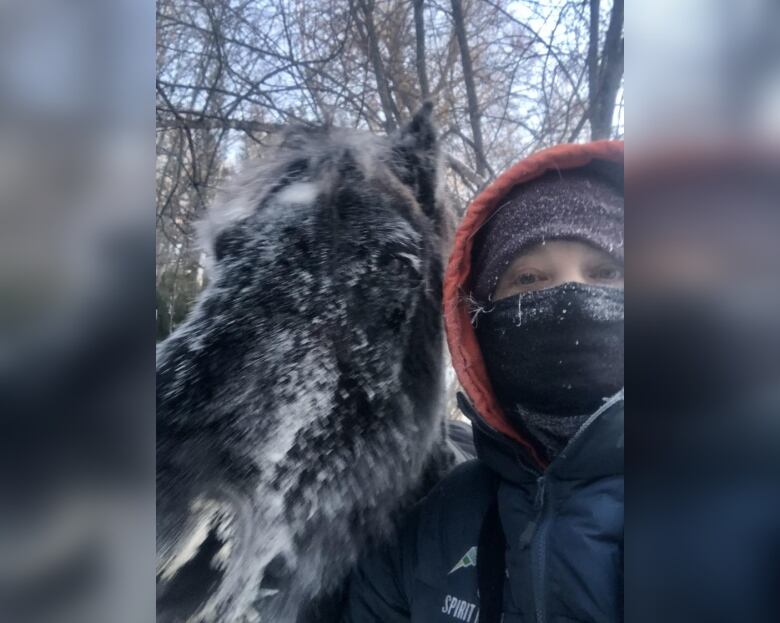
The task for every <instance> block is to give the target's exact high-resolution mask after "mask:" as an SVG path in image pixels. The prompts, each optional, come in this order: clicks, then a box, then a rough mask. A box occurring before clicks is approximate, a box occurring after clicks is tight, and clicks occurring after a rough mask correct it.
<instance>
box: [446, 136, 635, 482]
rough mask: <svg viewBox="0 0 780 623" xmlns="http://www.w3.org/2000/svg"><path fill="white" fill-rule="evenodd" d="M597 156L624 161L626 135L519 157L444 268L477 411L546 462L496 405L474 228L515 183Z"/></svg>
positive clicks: (451, 338)
mask: <svg viewBox="0 0 780 623" xmlns="http://www.w3.org/2000/svg"><path fill="white" fill-rule="evenodd" d="M594 160H606V161H609V162H617V163H620V164H622V163H623V141H595V142H593V143H586V144H570V145H557V146H555V147H551V148H549V149H544V150H542V151H538V152H536V153H534V154H532V155H531V156H529V157H528V158H525V159H523V160H520V161H519V162H517V163H516V164H514V165H513V166H511V167H510V168H509V169H507V170H506V171H505V172H504V173H502V174H501V175H500V176H499V177H498V178H496V180H495V181H493V183H492V184H490V185H489V186H487V187H486V188H485V189H484V190H483V191H482V192H481V193H479V195H477V197H476V198H475V199H474V200H473V201H472V202H471V204H470V205H469V207H468V209H467V210H466V214H465V216H464V218H463V221H462V222H461V224H460V225H459V226H458V229H457V231H456V233H455V241H454V245H453V249H452V253H451V255H450V260H449V263H448V264H447V270H446V272H445V274H444V301H443V304H444V327H445V330H446V333H447V344H448V346H449V349H450V355H451V357H452V365H453V367H454V368H455V373H456V374H457V375H458V381H460V384H461V386H462V387H463V389H464V390H465V392H466V394H467V395H468V397H469V399H470V400H471V402H472V405H473V406H474V408H475V409H476V411H477V413H478V414H479V417H481V418H482V419H483V420H484V421H485V423H487V424H488V425H489V426H490V427H491V428H494V429H495V430H497V431H499V432H500V433H503V434H504V435H506V436H507V437H509V438H511V439H513V440H515V441H516V442H518V443H519V444H520V445H522V446H523V447H525V448H526V449H527V450H528V451H529V452H530V454H531V456H532V457H533V459H534V460H535V461H536V462H537V463H538V464H539V465H540V466H541V467H545V462H544V461H543V460H542V459H541V457H539V455H538V453H537V452H536V450H535V448H534V447H533V445H532V444H531V443H529V441H528V440H527V439H525V438H524V437H523V436H522V435H521V434H520V433H518V432H517V431H516V430H515V429H514V428H513V427H512V425H511V424H510V423H509V420H508V419H507V418H506V416H505V415H504V412H503V410H502V409H501V407H500V406H499V405H498V402H497V401H496V398H495V395H494V393H493V388H492V387H491V385H490V380H489V379H488V375H487V370H486V369H485V363H484V361H483V359H482V352H481V350H480V348H479V343H478V342H477V336H476V334H475V332H474V328H473V326H472V325H471V315H470V310H469V301H468V295H469V280H470V277H471V251H472V246H473V237H474V234H475V233H476V232H477V231H479V228H480V227H481V226H482V225H483V224H484V223H485V221H486V220H487V219H488V218H490V215H491V214H492V213H493V211H494V210H495V209H496V208H497V207H498V206H499V205H501V200H502V199H503V198H504V197H505V196H506V195H507V193H508V192H509V191H510V190H511V189H512V188H514V187H515V186H517V185H518V184H524V183H526V182H529V181H531V180H533V179H535V178H537V177H540V176H541V175H542V174H544V173H545V172H547V171H550V170H559V171H564V170H567V169H577V168H580V167H583V166H585V165H587V164H589V163H590V162H592V161H594Z"/></svg>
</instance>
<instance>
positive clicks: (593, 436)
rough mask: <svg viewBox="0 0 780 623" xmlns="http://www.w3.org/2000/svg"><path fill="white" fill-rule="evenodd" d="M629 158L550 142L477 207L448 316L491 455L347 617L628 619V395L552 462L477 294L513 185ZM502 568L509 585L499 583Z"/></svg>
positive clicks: (431, 622)
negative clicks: (509, 415)
mask: <svg viewBox="0 0 780 623" xmlns="http://www.w3.org/2000/svg"><path fill="white" fill-rule="evenodd" d="M622 160H623V144H622V142H618V141H600V142H596V143H591V144H587V145H563V146H558V147H554V148H551V149H548V150H544V151H541V152H539V153H537V154H535V155H533V156H531V157H530V158H527V159H525V160H523V161H521V162H519V163H517V164H516V165H514V166H513V167H512V168H510V169H509V170H508V171H506V172H505V173H504V174H503V175H501V176H500V177H499V178H498V179H497V180H496V181H495V182H494V183H493V184H491V185H490V186H489V187H488V188H487V189H485V190H484V191H483V192H482V193H480V195H479V196H478V197H477V198H476V199H475V200H474V202H473V203H472V204H471V205H470V206H469V209H468V211H467V213H466V216H465V218H464V220H463V222H462V224H461V225H460V227H459V229H458V232H457V234H456V240H455V246H454V250H453V253H452V256H451V258H450V262H449V265H448V268H447V273H446V275H445V287H444V317H445V327H446V330H447V339H448V343H449V347H450V353H451V355H452V361H453V365H454V367H455V370H456V372H457V374H458V379H459V381H460V383H461V385H462V387H463V389H464V391H465V394H466V395H465V396H464V395H461V396H460V400H459V403H460V406H461V409H462V410H463V412H464V413H465V414H466V415H467V417H469V419H471V421H472V424H473V429H474V442H475V445H476V451H477V456H478V459H477V460H473V461H469V462H467V463H464V464H462V465H460V466H459V467H458V468H456V469H455V470H454V471H453V472H452V473H451V474H449V475H448V476H447V477H446V478H445V479H444V480H443V481H442V482H441V483H439V485H438V486H437V487H436V488H435V489H434V490H433V491H432V492H431V493H430V494H429V495H428V496H427V497H426V498H425V499H424V500H422V501H421V502H420V503H419V504H418V505H417V506H416V507H415V508H414V510H413V511H412V512H411V513H410V515H409V516H408V517H407V519H406V520H405V522H404V525H403V528H402V530H401V531H400V534H399V535H398V538H397V540H396V541H394V542H393V543H391V544H388V545H386V546H385V547H383V548H382V549H381V550H379V551H376V552H373V553H371V554H369V555H367V557H366V558H365V560H364V561H363V562H362V563H361V564H360V565H359V567H358V569H357V570H356V571H355V572H354V573H353V576H352V578H351V581H350V587H349V595H348V601H347V605H346V614H345V618H344V621H345V623H375V622H376V623H379V622H381V623H401V622H410V621H411V622H414V623H438V622H441V623H444V622H452V621H463V622H466V623H474V622H476V621H477V620H479V621H480V623H492V622H490V621H488V622H486V621H485V618H486V617H487V615H486V614H485V612H483V613H482V616H480V610H483V611H487V609H488V606H489V605H490V604H488V603H487V602H488V601H490V600H493V599H495V600H496V601H497V602H498V601H500V602H501V603H500V604H498V603H496V608H498V609H500V610H501V611H502V612H503V621H504V622H505V623H520V622H521V621H522V622H523V623H526V622H528V621H535V622H536V623H544V622H546V621H548V622H550V623H574V622H586V621H587V622H599V623H608V622H615V621H621V620H622V619H623V614H622V612H623V603H622V585H623V394H622V392H620V393H619V394H618V395H616V396H614V397H612V398H611V399H610V400H609V401H607V402H606V403H605V404H604V405H603V406H602V407H601V408H600V409H599V410H598V411H597V412H596V413H594V414H592V415H591V417H590V418H589V419H588V420H587V421H586V423H585V424H584V425H583V426H582V428H581V429H580V430H579V432H578V433H577V434H576V435H575V436H574V437H573V438H572V439H571V441H570V442H569V444H568V445H567V446H566V447H565V448H564V450H563V451H562V452H561V454H559V455H558V456H557V457H556V458H555V459H554V460H553V461H552V462H551V463H550V464H546V463H545V461H544V460H543V459H542V458H541V457H540V455H539V453H537V451H536V449H535V445H534V444H533V443H532V442H530V441H529V440H528V439H526V438H525V437H524V436H523V435H522V433H521V432H520V431H517V430H515V428H513V427H512V426H511V425H510V424H509V422H508V420H507V419H506V417H505V416H504V414H503V412H502V411H501V409H500V407H499V406H498V403H497V402H496V399H495V396H494V395H493V392H492V390H491V387H490V382H489V380H488V378H487V374H486V372H485V365H484V362H483V360H482V357H481V354H480V351H479V347H478V343H477V339H476V336H475V334H474V331H473V328H472V325H471V322H470V316H469V313H470V309H469V307H468V300H467V299H468V297H467V296H466V295H467V293H468V291H469V288H468V286H469V273H470V268H471V243H472V239H473V234H474V232H476V231H477V230H478V228H479V227H480V226H481V224H482V223H484V222H485V220H486V219H488V218H489V217H490V215H491V214H492V212H493V210H494V209H496V207H498V205H500V201H501V199H502V197H504V196H505V195H506V194H507V192H508V191H509V190H511V188H513V187H514V186H516V185H517V184H522V183H524V182H527V181H530V180H532V179H534V178H536V177H538V176H540V175H542V174H543V173H545V172H546V171H549V170H565V169H574V168H578V167H582V166H585V165H590V166H594V165H595V166H601V165H603V166H604V167H605V168H607V169H609V170H610V171H611V172H612V173H613V174H614V173H616V172H620V173H622ZM504 543H505V545H504ZM496 544H498V545H497V546H496ZM496 550H499V551H498V552H497V551H496ZM496 565H500V566H501V567H503V570H502V569H498V572H497V573H498V575H494V578H499V580H496V581H495V582H494V583H493V584H490V583H489V582H488V583H485V578H486V577H488V575H489V573H493V574H495V572H496V570H495V569H494V568H492V567H495V566H496ZM501 580H502V582H501ZM501 583H502V584H503V588H501V587H499V590H494V587H495V585H497V584H501ZM480 586H482V587H484V588H485V590H483V591H482V596H483V597H484V599H483V602H482V603H480V591H479V590H478V589H479V587H480ZM488 588H489V589H490V590H488ZM486 593H489V594H490V595H489V597H486V596H485V594H486ZM496 620H497V619H496Z"/></svg>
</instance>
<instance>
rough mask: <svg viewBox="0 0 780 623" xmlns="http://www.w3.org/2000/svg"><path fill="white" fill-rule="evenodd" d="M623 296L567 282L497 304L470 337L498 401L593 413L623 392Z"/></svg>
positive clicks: (563, 412) (558, 411)
mask: <svg viewBox="0 0 780 623" xmlns="http://www.w3.org/2000/svg"><path fill="white" fill-rule="evenodd" d="M623 307H624V305H623V290H622V288H608V287H602V286H590V285H584V284H579V283H565V284H563V285H560V286H556V287H553V288H547V289H544V290H536V291H534V292H527V293H524V294H519V295H516V296H512V297H510V298H506V299H502V300H500V301H498V302H497V303H496V304H495V306H494V307H493V308H492V309H491V310H490V311H489V312H487V313H484V314H480V315H479V316H478V317H477V319H476V322H477V326H476V327H475V331H476V333H477V337H478V339H479V343H480V346H481V348H482V356H483V358H484V360H485V365H486V366H487V371H488V375H489V377H490V380H491V382H492V384H493V389H494V391H495V392H496V398H497V399H498V401H499V403H500V404H501V405H502V406H504V408H505V409H507V410H508V411H509V410H512V408H513V407H514V406H515V405H521V406H522V407H523V408H525V409H529V410H532V411H536V412H538V413H545V414H549V415H562V416H563V415H574V414H585V413H591V412H593V411H595V410H596V409H598V407H600V406H601V405H602V404H603V401H604V399H605V398H608V397H610V396H612V395H614V394H615V393H616V392H617V391H618V390H620V389H621V388H622V387H623Z"/></svg>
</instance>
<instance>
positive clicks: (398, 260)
mask: <svg viewBox="0 0 780 623" xmlns="http://www.w3.org/2000/svg"><path fill="white" fill-rule="evenodd" d="M380 268H381V270H383V271H384V272H385V273H386V274H387V275H393V276H397V277H404V276H408V277H412V278H415V279H419V278H420V258H418V257H417V256H415V255H412V254H410V253H396V254H394V255H390V256H388V257H387V258H386V259H385V261H384V262H380Z"/></svg>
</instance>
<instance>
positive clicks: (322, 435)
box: [157, 105, 449, 623]
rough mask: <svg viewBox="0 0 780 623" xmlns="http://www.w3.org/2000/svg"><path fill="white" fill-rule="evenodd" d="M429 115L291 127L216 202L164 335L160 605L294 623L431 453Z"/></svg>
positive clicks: (435, 264) (387, 527) (434, 407)
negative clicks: (372, 125) (194, 275)
mask: <svg viewBox="0 0 780 623" xmlns="http://www.w3.org/2000/svg"><path fill="white" fill-rule="evenodd" d="M430 112H431V111H430V106H429V105H426V106H425V107H424V108H423V109H422V110H421V111H420V112H419V113H418V114H417V115H416V116H415V118H414V119H413V120H412V121H411V122H410V123H409V125H407V126H406V127H405V128H403V129H401V130H399V131H398V132H396V133H395V134H393V135H391V136H389V137H380V136H375V135H372V134H369V133H365V132H358V131H350V130H343V129H334V128H320V129H310V128H309V129H305V128H298V129H291V130H289V131H288V132H286V133H285V134H284V135H283V137H282V140H281V142H280V144H279V145H278V146H277V147H276V148H275V149H274V150H273V153H272V154H271V155H270V156H269V157H268V158H267V159H266V160H265V161H263V162H261V163H258V164H256V165H254V166H253V167H251V168H249V169H248V170H247V171H246V172H245V173H244V174H243V176H241V177H240V178H239V180H238V181H237V182H236V183H235V184H234V186H233V187H232V189H231V190H229V191H227V192H226V193H225V194H224V196H223V197H222V199H221V201H220V202H218V205H217V207H215V208H214V209H213V210H211V211H210V215H209V217H208V219H207V220H206V223H205V224H204V227H203V232H202V233H203V235H204V237H205V239H206V250H207V253H208V255H209V257H210V260H211V263H210V266H209V285H208V287H207V288H206V289H205V291H204V292H203V293H202V295H201V296H200V298H199V299H198V301H197V303H196V305H195V307H194V309H193V311H192V312H191V314H190V315H189V317H188V318H187V320H186V321H185V322H184V323H183V325H182V326H181V327H180V328H178V329H177V330H176V332H175V333H174V334H173V335H171V337H170V338H168V339H167V340H166V341H165V342H164V343H162V344H161V345H160V347H159V349H158V360H157V401H158V411H157V437H158V440H157V460H158V468H157V488H158V491H157V503H158V519H157V527H158V544H157V547H158V575H157V577H158V611H159V614H158V620H161V621H162V620H167V621H175V620H192V621H231V622H233V621H252V620H260V621H273V622H274V623H288V622H289V623H292V622H294V621H295V620H296V618H297V617H298V616H299V615H300V612H299V610H300V608H301V604H304V603H307V602H309V601H311V599H312V598H313V597H315V596H317V595H322V594H327V593H328V592H330V591H332V590H334V589H335V588H336V587H337V586H338V585H339V584H340V583H341V582H342V581H343V579H344V577H345V575H346V573H347V572H348V570H349V568H350V566H351V565H352V564H353V563H354V561H355V559H356V557H357V555H358V553H359V552H360V551H361V550H362V549H363V548H365V547H366V546H367V545H368V544H370V543H371V542H375V541H377V540H380V539H382V538H384V537H386V536H387V535H388V534H389V533H390V531H391V530H392V528H393V518H394V517H396V516H397V513H398V511H399V509H401V508H402V507H403V506H404V505H406V504H408V502H409V500H411V499H412V498H413V497H414V496H415V495H416V492H417V491H418V490H419V487H420V486H421V482H422V481H423V479H424V476H425V474H430V473H432V472H435V471H437V470H440V469H444V466H445V463H446V461H447V458H446V451H445V450H444V439H443V420H442V414H443V408H442V406H441V405H440V404H439V397H440V395H441V391H440V387H441V373H442V354H443V345H442V329H441V318H440V316H441V313H440V300H441V289H442V272H443V268H442V263H443V253H444V252H445V246H446V242H447V238H448V233H449V224H448V221H449V219H448V217H447V214H446V211H445V209H444V207H443V202H442V197H441V193H440V192H439V188H440V174H439V173H438V172H437V164H438V159H439V158H438V149H437V145H436V134H435V130H434V128H433V126H432V124H431V121H430Z"/></svg>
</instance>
